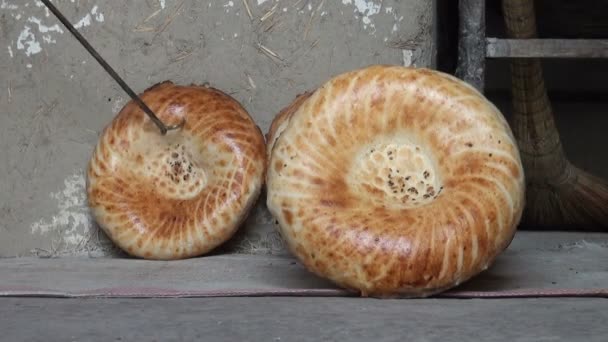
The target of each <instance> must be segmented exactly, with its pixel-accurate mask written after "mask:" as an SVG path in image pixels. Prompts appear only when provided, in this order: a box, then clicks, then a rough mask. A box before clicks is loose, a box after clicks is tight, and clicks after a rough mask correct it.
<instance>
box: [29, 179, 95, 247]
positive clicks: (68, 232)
mask: <svg viewBox="0 0 608 342" xmlns="http://www.w3.org/2000/svg"><path fill="white" fill-rule="evenodd" d="M85 184H86V182H85V177H84V172H83V171H81V170H79V171H77V172H75V173H74V174H72V175H71V176H69V177H67V178H66V179H65V180H64V181H63V186H64V187H63V190H61V191H58V192H54V193H51V194H50V197H51V198H52V199H54V200H56V201H57V209H58V212H57V214H56V215H54V216H53V217H51V218H50V219H44V218H43V219H41V220H39V221H38V222H35V223H33V224H32V225H31V231H32V234H49V233H57V234H60V235H61V240H62V242H63V243H64V244H65V245H67V246H68V247H74V246H76V245H78V244H79V243H80V242H81V241H82V240H83V239H85V237H86V236H87V235H88V233H89V230H90V229H91V226H92V219H91V217H90V216H89V214H88V206H87V199H86V191H85V186H86V185H85Z"/></svg>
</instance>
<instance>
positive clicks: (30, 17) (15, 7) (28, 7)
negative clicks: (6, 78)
mask: <svg viewBox="0 0 608 342" xmlns="http://www.w3.org/2000/svg"><path fill="white" fill-rule="evenodd" d="M71 2H72V3H74V0H72V1H71ZM38 8H39V9H38ZM0 9H3V10H5V11H6V12H7V14H8V15H10V16H11V17H12V18H13V19H14V21H16V22H19V21H20V20H22V19H25V18H27V19H25V20H24V22H23V29H22V30H21V32H20V33H19V35H18V36H17V37H16V38H17V39H16V41H15V43H16V45H15V46H14V47H16V49H17V50H18V51H23V53H24V54H25V56H27V57H31V56H32V55H35V54H38V53H40V52H41V51H42V48H43V45H44V44H54V43H56V42H57V40H56V39H55V38H56V35H59V34H63V33H64V30H63V29H62V26H61V25H60V24H58V23H56V20H54V18H53V19H50V20H52V22H53V25H48V24H49V23H48V22H46V21H48V20H49V19H45V18H48V17H50V12H49V10H48V8H46V6H44V4H43V3H42V2H41V1H39V0H34V1H31V2H30V1H25V2H24V1H15V2H13V1H7V0H1V2H0ZM41 18H42V19H41ZM93 20H94V21H96V22H103V21H104V20H105V18H104V14H103V13H101V11H100V10H99V7H98V6H97V5H94V6H93V8H92V9H91V10H90V13H89V12H88V13H86V15H85V16H84V17H83V18H81V19H80V20H79V21H78V22H77V23H76V25H74V26H75V27H76V28H82V27H85V26H89V25H91V22H92V21H93ZM11 45H12V42H11ZM10 51H12V47H11V50H10ZM11 57H12V56H11Z"/></svg>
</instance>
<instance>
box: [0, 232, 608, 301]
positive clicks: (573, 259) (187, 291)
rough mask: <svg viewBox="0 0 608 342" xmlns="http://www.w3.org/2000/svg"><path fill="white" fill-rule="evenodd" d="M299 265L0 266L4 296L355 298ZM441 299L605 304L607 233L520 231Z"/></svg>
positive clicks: (38, 262) (280, 261)
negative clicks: (496, 255)
mask: <svg viewBox="0 0 608 342" xmlns="http://www.w3.org/2000/svg"><path fill="white" fill-rule="evenodd" d="M356 295H357V294H353V293H349V292H346V291H343V290H341V289H339V288H336V287H335V286H333V285H332V284H331V283H330V282H328V281H325V280H323V279H320V278H318V277H316V276H314V275H312V274H311V273H309V272H307V271H306V270H305V269H304V268H303V267H302V266H301V265H300V264H299V263H298V262H297V261H296V260H295V259H292V258H289V257H285V256H270V255H244V254H231V255H215V256H208V257H203V258H196V259H189V260H180V261H169V262H164V261H146V260H135V259H112V258H99V259H89V258H75V257H74V258H57V259H38V258H12V259H0V297H10V296H34V297H66V298H72V297H137V298H142V297H143V298H151V297H228V296H316V297H320V296H356ZM436 297H444V298H510V297H606V298H608V234H591V233H587V234H582V233H540V232H519V233H518V234H517V235H516V238H515V240H514V241H513V243H512V244H511V246H510V247H509V248H508V249H507V250H506V251H505V252H504V253H503V254H502V255H501V256H500V257H499V258H498V259H497V261H496V262H495V264H494V265H493V266H492V267H491V268H489V269H488V270H487V271H486V272H483V273H481V274H480V275H478V276H477V277H475V278H473V279H472V280H470V281H469V282H466V283H464V284H462V285H461V286H460V287H458V288H455V289H453V290H450V291H448V292H444V293H442V294H440V295H437V296H436Z"/></svg>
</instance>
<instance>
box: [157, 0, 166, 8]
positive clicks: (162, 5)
mask: <svg viewBox="0 0 608 342" xmlns="http://www.w3.org/2000/svg"><path fill="white" fill-rule="evenodd" d="M158 2H159V3H160V8H162V9H165V6H166V3H165V0H158Z"/></svg>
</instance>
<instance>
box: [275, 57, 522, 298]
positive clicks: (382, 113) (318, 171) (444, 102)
mask: <svg viewBox="0 0 608 342" xmlns="http://www.w3.org/2000/svg"><path fill="white" fill-rule="evenodd" d="M304 96H306V95H304ZM279 120H280V122H278V121H279ZM271 127H272V128H271V131H270V132H269V133H268V135H267V137H268V142H269V146H268V147H267V148H268V149H269V151H270V153H269V155H270V160H269V163H268V168H267V176H266V182H267V192H268V195H267V205H268V208H269V210H270V211H271V213H272V215H273V216H274V217H275V218H276V219H277V221H278V223H279V227H280V228H279V229H280V232H281V235H282V236H283V238H284V239H285V241H286V243H287V246H288V247H289V249H290V250H291V251H292V252H293V254H295V255H296V256H297V258H298V259H299V260H300V261H301V262H302V263H303V264H304V265H305V266H306V267H307V268H308V269H309V270H310V271H312V272H314V273H316V274H317V275H319V276H321V277H324V278H327V279H329V280H331V281H333V282H334V283H336V284H337V285H339V286H341V287H343V288H346V289H350V290H353V291H357V292H359V293H360V294H361V295H362V296H372V297H384V298H386V297H425V296H430V295H433V294H437V293H439V292H442V291H445V290H447V289H450V288H452V287H455V286H457V285H459V284H461V283H462V282H464V281H466V280H468V279H470V278H471V277H473V276H474V275H476V274H478V273H479V272H481V271H483V270H485V269H486V268H487V267H488V266H489V265H490V264H492V262H493V261H494V260H495V258H496V256H497V255H498V254H499V253H501V252H502V251H503V250H504V249H505V248H506V247H507V246H508V245H509V244H510V242H511V240H512V238H513V236H514V233H515V231H516V227H517V224H518V223H519V220H520V219H521V215H522V209H523V206H524V187H525V183H524V174H523V169H522V164H521V160H520V155H519V151H518V148H517V146H516V143H515V140H514V137H513V134H512V132H511V130H510V127H509V126H508V124H507V122H506V120H505V119H504V117H503V115H502V114H501V113H500V112H499V111H498V109H497V108H496V107H495V106H494V105H492V104H491V103H490V102H489V101H488V100H486V99H485V98H484V97H483V96H482V95H481V94H480V93H479V92H477V91H476V90H475V89H474V88H472V87H471V86H469V85H467V84H466V83H464V82H462V81H460V80H459V79H457V78H455V77H452V76H450V75H447V74H444V73H441V72H437V71H433V70H428V69H422V68H420V69H416V68H406V67H400V66H384V65H375V66H369V67H366V68H363V69H359V70H355V71H352V72H348V73H345V74H342V75H339V76H337V77H334V78H333V79H331V80H330V81H328V82H327V83H325V84H324V85H323V86H322V87H320V88H319V89H317V90H316V91H315V92H314V93H312V94H310V95H309V96H306V98H302V97H300V98H299V99H298V105H297V106H289V107H287V110H285V111H283V112H282V115H281V116H278V117H277V122H275V124H274V125H272V126H271Z"/></svg>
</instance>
